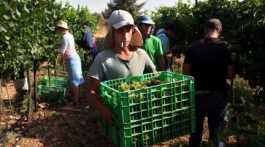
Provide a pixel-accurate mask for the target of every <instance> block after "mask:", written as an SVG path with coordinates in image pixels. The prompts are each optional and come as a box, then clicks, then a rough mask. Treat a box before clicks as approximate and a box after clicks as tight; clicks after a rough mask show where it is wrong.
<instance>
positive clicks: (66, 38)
mask: <svg viewBox="0 0 265 147" xmlns="http://www.w3.org/2000/svg"><path fill="white" fill-rule="evenodd" d="M55 30H56V32H57V33H58V34H60V35H61V36H62V40H61V44H60V47H59V58H61V59H63V61H64V62H65V64H66V69H67V74H68V79H69V85H70V88H69V90H70V92H71V97H72V98H73V100H74V103H77V102H78V101H79V86H80V85H81V84H82V83H83V82H84V79H83V75H82V67H81V60H80V57H79V55H78V54H77V52H76V48H75V41H74V37H73V35H72V34H71V33H70V32H69V28H68V25H67V23H66V22H65V21H62V20H60V21H58V23H57V24H56V27H55Z"/></svg>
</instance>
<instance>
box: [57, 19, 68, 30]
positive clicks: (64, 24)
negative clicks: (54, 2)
mask: <svg viewBox="0 0 265 147" xmlns="http://www.w3.org/2000/svg"><path fill="white" fill-rule="evenodd" d="M56 27H57V28H63V29H66V30H68V29H69V28H68V25H67V23H66V22H65V21H63V20H59V21H58V22H57V24H56Z"/></svg>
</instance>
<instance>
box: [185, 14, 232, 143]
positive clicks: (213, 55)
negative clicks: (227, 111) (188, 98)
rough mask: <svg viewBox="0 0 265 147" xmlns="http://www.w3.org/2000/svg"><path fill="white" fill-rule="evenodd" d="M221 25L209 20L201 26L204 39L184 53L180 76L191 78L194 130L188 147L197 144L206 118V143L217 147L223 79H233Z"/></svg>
mask: <svg viewBox="0 0 265 147" xmlns="http://www.w3.org/2000/svg"><path fill="white" fill-rule="evenodd" d="M221 31H222V23H221V21H220V20H219V19H216V18H212V19H209V20H208V21H207V22H206V23H205V25H204V32H205V35H204V38H202V39H200V40H198V41H196V42H194V43H193V44H192V45H191V47H190V48H189V49H188V51H187V53H186V56H185V60H184V66H183V72H184V74H188V75H191V76H193V77H194V78H195V89H196V95H195V110H196V112H195V114H196V127H195V128H196V130H195V132H193V133H192V134H191V136H190V142H189V146H190V147H198V146H200V144H201V139H202V131H203V121H204V117H206V116H207V118H208V127H209V134H210V140H211V141H212V142H213V143H214V146H218V143H219V141H218V138H217V133H218V129H220V126H221V123H222V121H223V112H224V108H225V106H226V103H227V92H228V89H229V86H228V84H227V83H226V79H227V78H229V79H230V80H232V79H233V77H234V74H233V70H232V69H233V68H232V61H231V55H230V52H229V49H228V43H227V42H225V41H222V40H221V39H219V36H220V33H221Z"/></svg>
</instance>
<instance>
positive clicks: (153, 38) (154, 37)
mask: <svg viewBox="0 0 265 147" xmlns="http://www.w3.org/2000/svg"><path fill="white" fill-rule="evenodd" d="M150 39H152V40H153V41H156V42H159V41H161V40H160V39H159V37H157V36H154V35H150Z"/></svg>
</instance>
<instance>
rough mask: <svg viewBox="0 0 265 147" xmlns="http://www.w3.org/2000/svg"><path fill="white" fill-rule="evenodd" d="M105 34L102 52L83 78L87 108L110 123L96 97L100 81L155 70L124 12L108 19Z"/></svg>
mask: <svg viewBox="0 0 265 147" xmlns="http://www.w3.org/2000/svg"><path fill="white" fill-rule="evenodd" d="M108 24H109V31H108V34H107V36H106V38H105V42H104V43H105V48H106V49H105V50H103V51H101V52H100V53H98V54H97V56H96V58H95V60H94V62H93V63H92V65H91V67H90V69H89V72H88V77H87V80H86V81H87V83H86V85H87V89H88V91H87V94H86V97H87V98H88V100H89V103H90V106H92V107H94V108H95V109H97V110H98V111H99V113H100V114H101V116H102V118H103V119H104V120H105V121H107V122H108V123H111V122H112V114H111V112H110V111H109V110H108V108H106V107H105V106H104V105H103V104H102V103H101V101H100V97H99V95H98V93H97V92H98V91H99V85H100V82H101V81H105V80H112V79H117V78H122V77H128V76H137V75H141V74H143V73H144V71H148V72H156V67H155V65H154V64H153V62H152V61H151V59H150V58H149V57H148V55H147V53H146V52H145V51H144V50H143V49H140V48H139V47H141V46H142V43H143V40H142V36H141V33H140V32H139V30H138V28H137V27H136V26H135V25H134V20H133V17H132V15H131V14H130V13H129V12H127V11H124V10H115V11H113V12H112V13H111V15H110V17H109V19H108Z"/></svg>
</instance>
